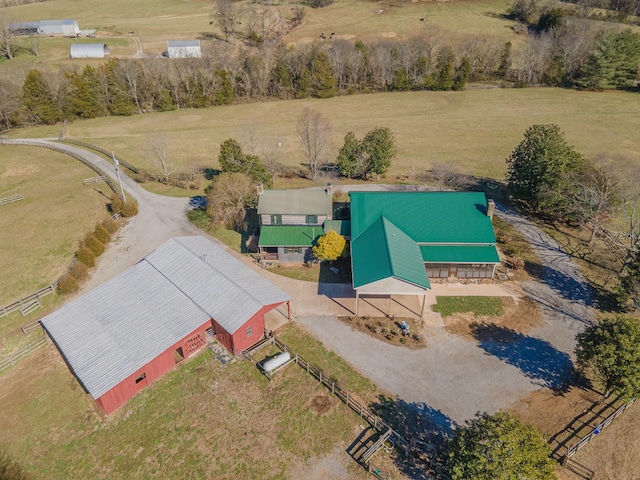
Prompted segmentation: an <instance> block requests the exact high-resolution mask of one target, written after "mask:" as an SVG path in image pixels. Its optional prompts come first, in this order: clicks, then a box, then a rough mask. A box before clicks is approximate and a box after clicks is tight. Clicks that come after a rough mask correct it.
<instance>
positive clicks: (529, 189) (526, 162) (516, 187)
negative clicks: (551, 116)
mask: <svg viewBox="0 0 640 480" xmlns="http://www.w3.org/2000/svg"><path fill="white" fill-rule="evenodd" d="M582 164H583V158H582V155H580V154H579V153H578V152H576V151H575V150H574V149H573V147H571V146H570V145H569V144H568V143H567V141H566V140H565V138H564V133H563V132H562V130H560V127H558V126H557V125H553V124H549V125H532V126H531V127H529V128H528V129H527V131H526V132H525V134H524V140H523V141H522V142H520V144H519V145H518V146H517V147H516V148H515V150H514V151H513V152H511V155H509V157H508V158H507V183H508V185H509V190H510V191H511V194H512V195H513V197H514V198H516V199H518V200H522V201H524V202H526V203H528V204H529V205H530V206H532V207H533V208H536V209H540V208H542V207H543V206H545V204H547V203H553V202H554V201H555V199H553V198H549V197H548V196H545V195H544V194H545V193H547V194H555V192H557V189H556V187H557V186H558V182H560V180H561V179H562V178H565V177H566V176H565V175H564V174H565V173H568V172H570V171H578V170H579V169H580V168H581V166H582Z"/></svg>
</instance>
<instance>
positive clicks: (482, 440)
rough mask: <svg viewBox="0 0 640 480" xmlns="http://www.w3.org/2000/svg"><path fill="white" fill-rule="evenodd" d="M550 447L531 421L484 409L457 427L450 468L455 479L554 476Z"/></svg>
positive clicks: (545, 478) (543, 478)
mask: <svg viewBox="0 0 640 480" xmlns="http://www.w3.org/2000/svg"><path fill="white" fill-rule="evenodd" d="M549 455H551V447H550V446H549V445H548V444H547V442H546V441H545V440H544V438H542V435H541V434H540V432H538V430H536V428H535V427H534V426H533V425H532V424H530V423H522V422H521V421H520V420H519V419H518V417H516V416H514V415H511V414H509V413H506V412H498V413H496V414H494V415H489V414H488V413H483V414H481V415H478V416H477V417H476V418H474V419H473V420H470V421H467V424H466V425H465V426H463V427H459V428H457V429H456V431H455V433H454V436H453V439H452V440H451V442H450V444H449V454H448V458H447V463H446V466H447V469H448V470H449V473H450V475H451V478H452V479H453V480H467V479H469V480H471V479H473V480H515V479H528V480H552V479H555V478H556V475H555V472H554V467H553V462H552V460H551V459H550V458H549Z"/></svg>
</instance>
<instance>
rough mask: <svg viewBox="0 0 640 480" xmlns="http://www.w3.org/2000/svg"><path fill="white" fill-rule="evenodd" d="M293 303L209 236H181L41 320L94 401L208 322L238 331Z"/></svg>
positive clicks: (228, 329) (230, 330) (287, 296)
mask: <svg viewBox="0 0 640 480" xmlns="http://www.w3.org/2000/svg"><path fill="white" fill-rule="evenodd" d="M290 299H291V297H290V296H289V295H288V294H287V293H285V292H284V291H282V290H280V289H279V288H278V287H276V286H275V285H273V284H272V283H271V282H269V281H268V280H266V279H264V278H263V277H261V276H260V275H258V274H257V273H255V272H254V271H253V270H251V269H250V268H249V267H247V266H246V265H244V264H243V263H242V262H240V261H239V260H236V259H235V258H233V257H231V256H230V255H229V254H228V253H226V252H225V251H224V250H223V249H222V248H220V247H218V246H217V245H215V244H213V243H212V242H210V241H209V240H207V239H206V238H204V237H176V238H173V239H171V240H169V241H168V242H166V243H165V244H164V245H162V246H161V247H160V248H158V249H157V250H156V251H154V252H152V253H151V254H150V255H148V256H147V257H146V258H145V259H143V260H142V261H140V262H139V263H138V264H136V265H134V266H133V267H131V268H130V269H128V270H126V271H125V272H123V273H121V274H120V275H118V276H116V277H114V278H113V279H111V280H109V281H108V282H106V283H104V284H103V285H101V286H99V287H97V288H96V289H94V290H92V291H91V292H89V293H87V294H85V295H82V296H81V297H78V298H76V299H74V300H72V301H71V302H69V303H67V304H65V305H64V306H62V307H61V308H60V309H58V310H56V311H55V312H53V313H52V314H50V315H48V316H46V317H45V318H43V319H42V324H43V325H44V328H45V329H46V330H47V332H48V334H49V335H50V336H51V338H52V339H53V340H54V342H55V343H56V345H57V346H58V348H59V349H60V351H61V353H62V355H63V356H64V357H65V359H66V360H67V363H68V364H69V366H70V367H71V369H72V370H73V371H74V373H75V375H76V376H77V377H78V379H79V380H80V382H81V383H82V384H83V385H84V387H85V389H86V390H87V391H88V392H89V393H90V394H91V396H92V397H93V398H95V399H97V398H99V397H100V396H102V395H103V394H105V393H106V392H108V391H109V390H111V389H112V388H113V387H115V386H116V385H118V384H119V383H120V382H122V381H123V380H124V379H126V378H127V377H128V376H129V375H131V374H133V373H134V372H135V371H136V370H138V369H139V368H141V367H142V366H144V365H146V364H147V363H149V362H150V361H151V360H153V359H154V358H156V357H157V356H158V355H160V354H161V353H163V352H164V351H166V350H167V349H168V348H170V347H171V346H173V345H175V344H176V343H177V342H179V341H180V340H182V339H183V338H185V337H186V336H187V335H189V334H190V333H191V332H193V331H194V330H196V329H197V328H198V327H200V326H202V325H203V324H204V323H205V322H207V321H208V320H209V319H210V318H213V319H214V320H216V321H217V322H218V323H219V324H220V325H221V326H222V327H223V328H224V329H225V330H227V331H228V332H229V333H233V332H234V331H235V330H236V329H238V328H240V327H241V326H242V324H244V323H245V322H246V321H247V320H249V319H250V318H251V317H252V316H253V315H254V314H255V313H257V311H258V310H260V309H261V308H262V307H263V306H266V305H273V304H279V303H282V302H285V301H287V300H290Z"/></svg>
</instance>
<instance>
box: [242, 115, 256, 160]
mask: <svg viewBox="0 0 640 480" xmlns="http://www.w3.org/2000/svg"><path fill="white" fill-rule="evenodd" d="M240 130H241V131H242V139H243V140H244V141H243V142H242V143H243V146H244V149H245V150H246V151H247V153H250V154H251V155H255V154H256V150H257V149H258V127H257V126H256V123H255V122H254V121H252V120H251V119H250V120H248V121H246V122H245V123H243V124H242V126H241V127H240Z"/></svg>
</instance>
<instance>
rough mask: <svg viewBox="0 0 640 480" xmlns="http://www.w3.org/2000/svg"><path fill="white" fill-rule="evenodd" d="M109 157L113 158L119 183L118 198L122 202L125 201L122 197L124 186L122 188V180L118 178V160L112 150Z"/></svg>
mask: <svg viewBox="0 0 640 480" xmlns="http://www.w3.org/2000/svg"><path fill="white" fill-rule="evenodd" d="M111 158H113V164H114V165H115V167H116V177H118V184H119V185H120V198H121V199H122V202H123V203H127V200H126V199H125V198H124V188H122V180H120V169H119V168H118V165H120V162H118V159H117V158H116V154H115V153H113V152H111Z"/></svg>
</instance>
